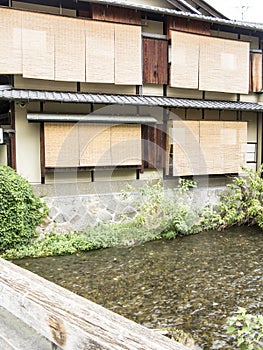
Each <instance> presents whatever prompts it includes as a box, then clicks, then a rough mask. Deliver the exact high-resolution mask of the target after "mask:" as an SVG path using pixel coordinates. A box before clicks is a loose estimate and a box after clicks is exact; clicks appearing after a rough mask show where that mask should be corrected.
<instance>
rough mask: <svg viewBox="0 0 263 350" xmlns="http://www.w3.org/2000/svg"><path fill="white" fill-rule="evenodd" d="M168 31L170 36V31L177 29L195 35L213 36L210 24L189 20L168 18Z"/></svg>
mask: <svg viewBox="0 0 263 350" xmlns="http://www.w3.org/2000/svg"><path fill="white" fill-rule="evenodd" d="M167 29H168V33H167V34H168V35H170V34H169V29H176V30H180V31H183V32H188V33H194V34H203V35H211V32H210V23H209V22H201V21H196V20H194V19H191V20H188V19H187V18H179V17H168V18H167Z"/></svg>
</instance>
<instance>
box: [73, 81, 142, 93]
mask: <svg viewBox="0 0 263 350" xmlns="http://www.w3.org/2000/svg"><path fill="white" fill-rule="evenodd" d="M80 90H81V92H89V93H95V94H100V93H104V94H125V95H135V94H136V86H135V85H114V84H91V83H81V84H80Z"/></svg>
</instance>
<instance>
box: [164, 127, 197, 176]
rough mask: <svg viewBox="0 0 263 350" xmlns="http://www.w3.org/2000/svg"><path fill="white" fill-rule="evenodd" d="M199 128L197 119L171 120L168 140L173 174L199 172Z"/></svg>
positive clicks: (180, 174) (181, 174)
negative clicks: (170, 146) (171, 153)
mask: <svg viewBox="0 0 263 350" xmlns="http://www.w3.org/2000/svg"><path fill="white" fill-rule="evenodd" d="M199 128H200V124H199V121H187V122H186V121H183V120H174V121H173V122H172V129H171V130H170V142H171V144H172V145H173V176H183V175H193V174H198V173H199V172H200V171H199V166H200V147H199Z"/></svg>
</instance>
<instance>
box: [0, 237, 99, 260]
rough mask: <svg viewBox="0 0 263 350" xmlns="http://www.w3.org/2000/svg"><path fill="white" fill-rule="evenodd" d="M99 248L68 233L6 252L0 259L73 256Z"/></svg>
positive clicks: (45, 238)
mask: <svg viewBox="0 0 263 350" xmlns="http://www.w3.org/2000/svg"><path fill="white" fill-rule="evenodd" d="M98 248H101V246H97V245H96V244H95V243H93V242H89V241H87V240H86V239H85V238H84V237H83V236H82V235H81V234H78V233H68V234H65V235H56V234H51V235H49V236H46V237H44V238H43V239H42V240H40V241H38V240H37V241H34V242H31V244H29V245H28V244H27V245H24V246H19V248H12V249H8V250H6V251H5V252H4V253H3V254H2V255H1V257H2V258H4V259H22V258H24V257H34V258H36V257H44V256H53V255H65V254H74V253H77V252H79V251H88V250H93V249H98Z"/></svg>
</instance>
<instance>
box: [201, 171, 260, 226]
mask: <svg viewBox="0 0 263 350" xmlns="http://www.w3.org/2000/svg"><path fill="white" fill-rule="evenodd" d="M243 170H244V173H245V174H244V176H238V177H234V178H233V180H232V183H231V184H228V185H227V189H226V191H224V192H223V193H222V194H221V195H220V201H219V204H218V205H217V206H214V207H207V208H205V210H204V211H203V214H202V220H201V222H202V225H203V226H204V228H206V229H219V230H220V229H224V228H227V227H231V226H234V225H254V224H257V225H258V226H259V227H261V228H263V179H262V178H261V173H262V170H263V165H261V167H259V169H258V170H257V171H256V172H255V171H253V170H251V169H246V168H243Z"/></svg>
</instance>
